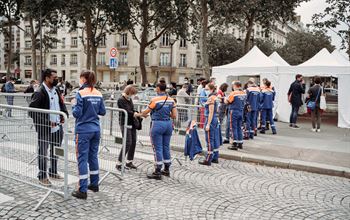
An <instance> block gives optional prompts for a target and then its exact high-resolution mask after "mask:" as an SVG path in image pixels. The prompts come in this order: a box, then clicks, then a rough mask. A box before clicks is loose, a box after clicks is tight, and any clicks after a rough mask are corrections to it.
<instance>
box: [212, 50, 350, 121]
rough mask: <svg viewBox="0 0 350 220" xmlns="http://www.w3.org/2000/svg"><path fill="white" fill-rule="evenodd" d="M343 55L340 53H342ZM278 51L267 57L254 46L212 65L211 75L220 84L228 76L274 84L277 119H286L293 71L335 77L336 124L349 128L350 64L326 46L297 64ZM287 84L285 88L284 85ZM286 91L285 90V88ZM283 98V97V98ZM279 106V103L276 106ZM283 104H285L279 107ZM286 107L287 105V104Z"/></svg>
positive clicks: (307, 74) (310, 75)
mask: <svg viewBox="0 0 350 220" xmlns="http://www.w3.org/2000/svg"><path fill="white" fill-rule="evenodd" d="M341 56H342V55H341ZM282 60H283V58H281V57H280V56H279V55H278V54H277V53H275V54H272V55H271V56H270V58H269V57H267V56H266V55H265V54H264V53H263V52H261V50H259V48H258V47H256V46H254V47H253V48H252V49H251V50H250V51H249V52H248V53H247V54H246V55H244V56H243V57H242V58H240V59H239V60H237V61H235V62H233V63H230V64H227V65H223V66H217V67H213V74H212V75H213V77H216V79H217V82H218V83H219V84H221V83H224V82H226V81H227V77H228V76H254V75H260V77H261V78H265V77H266V78H268V79H270V80H271V81H272V84H273V85H274V86H275V88H276V91H277V95H278V94H281V95H280V96H279V97H278V98H277V99H276V100H277V101H276V104H277V114H278V117H279V120H282V121H288V117H289V115H288V114H289V113H288V112H290V111H288V110H289V109H288V108H289V107H290V106H289V105H286V103H285V102H286V100H287V95H284V94H286V91H288V88H289V85H290V84H291V83H292V82H293V81H294V76H295V74H296V73H301V74H303V75H304V76H309V77H312V76H316V75H317V76H337V77H339V80H338V126H339V127H345V128H350V102H349V95H348V94H346V91H347V88H346V87H347V86H348V85H350V65H349V64H346V62H345V61H340V57H339V56H338V55H337V54H336V52H334V53H333V54H330V53H329V52H328V50H327V49H325V48H324V49H322V50H321V51H319V52H318V53H317V54H316V55H315V56H314V57H312V58H310V59H309V60H307V61H305V62H304V63H302V64H300V65H298V66H289V65H286V62H285V61H284V60H283V61H284V62H285V63H284V62H283V61H282ZM287 87H288V88H287ZM285 90H286V91H285ZM284 99H285V100H284ZM278 106H281V108H279V107H278ZM282 106H283V107H284V108H283V109H282ZM286 106H288V107H286Z"/></svg>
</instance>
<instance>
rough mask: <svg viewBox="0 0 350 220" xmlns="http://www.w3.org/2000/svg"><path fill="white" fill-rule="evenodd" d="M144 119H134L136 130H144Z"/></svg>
mask: <svg viewBox="0 0 350 220" xmlns="http://www.w3.org/2000/svg"><path fill="white" fill-rule="evenodd" d="M142 120H143V119H142V118H140V117H134V122H133V126H134V128H135V129H136V130H142Z"/></svg>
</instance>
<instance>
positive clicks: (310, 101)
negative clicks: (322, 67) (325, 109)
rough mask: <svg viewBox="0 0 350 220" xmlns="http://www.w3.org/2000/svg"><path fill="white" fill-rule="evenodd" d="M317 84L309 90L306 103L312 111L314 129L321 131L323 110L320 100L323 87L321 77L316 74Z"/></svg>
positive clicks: (315, 80) (314, 130)
mask: <svg viewBox="0 0 350 220" xmlns="http://www.w3.org/2000/svg"><path fill="white" fill-rule="evenodd" d="M314 82H315V85H314V86H312V87H311V88H310V89H309V91H308V92H307V93H308V94H309V97H308V98H306V103H307V106H308V108H309V110H310V111H311V121H312V129H311V131H313V132H321V112H322V110H321V109H320V100H321V95H322V93H323V88H322V86H321V78H320V77H318V76H316V77H315V78H314Z"/></svg>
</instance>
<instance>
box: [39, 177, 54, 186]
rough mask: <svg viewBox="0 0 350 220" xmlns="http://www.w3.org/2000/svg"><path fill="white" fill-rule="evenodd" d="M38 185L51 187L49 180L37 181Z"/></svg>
mask: <svg viewBox="0 0 350 220" xmlns="http://www.w3.org/2000/svg"><path fill="white" fill-rule="evenodd" d="M39 183H40V185H43V186H47V187H50V186H51V185H52V183H51V182H50V180H49V179H48V178H45V179H39Z"/></svg>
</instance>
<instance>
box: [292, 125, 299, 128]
mask: <svg viewBox="0 0 350 220" xmlns="http://www.w3.org/2000/svg"><path fill="white" fill-rule="evenodd" d="M292 129H300V127H299V126H298V125H293V126H292Z"/></svg>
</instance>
